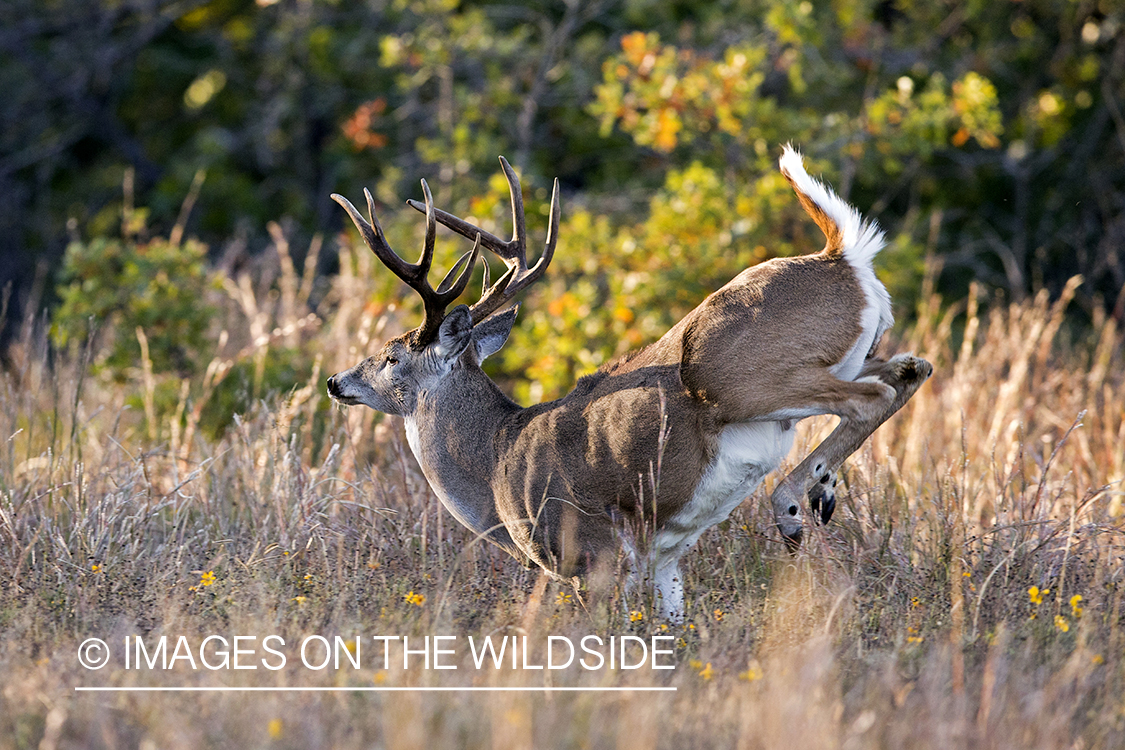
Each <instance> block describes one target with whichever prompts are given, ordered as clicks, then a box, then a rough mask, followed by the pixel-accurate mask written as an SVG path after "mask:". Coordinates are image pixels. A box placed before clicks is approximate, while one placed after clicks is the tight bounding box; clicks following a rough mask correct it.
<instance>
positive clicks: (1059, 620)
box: [1055, 615, 1070, 633]
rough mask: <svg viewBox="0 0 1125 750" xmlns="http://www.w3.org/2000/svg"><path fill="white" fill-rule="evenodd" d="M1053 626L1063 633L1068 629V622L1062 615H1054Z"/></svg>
mask: <svg viewBox="0 0 1125 750" xmlns="http://www.w3.org/2000/svg"><path fill="white" fill-rule="evenodd" d="M1055 627H1056V628H1058V629H1059V630H1061V631H1062V632H1064V633H1065V632H1066V631H1068V630H1070V623H1068V622H1067V621H1066V618H1065V617H1063V616H1062V615H1055Z"/></svg>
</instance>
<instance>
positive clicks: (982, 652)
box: [0, 233, 1125, 748]
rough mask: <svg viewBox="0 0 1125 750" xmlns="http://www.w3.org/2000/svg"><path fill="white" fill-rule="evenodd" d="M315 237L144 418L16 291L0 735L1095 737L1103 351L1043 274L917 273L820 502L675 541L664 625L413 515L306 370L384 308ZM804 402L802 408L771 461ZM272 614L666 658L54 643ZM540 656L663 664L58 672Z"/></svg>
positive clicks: (1103, 326)
mask: <svg viewBox="0 0 1125 750" xmlns="http://www.w3.org/2000/svg"><path fill="white" fill-rule="evenodd" d="M278 234H280V233H278ZM275 239H276V238H275ZM281 244H283V243H281V242H279V248H278V249H279V251H283V248H282V247H281V246H280V245H281ZM285 255H286V257H287V253H286V254H285ZM344 260H345V262H344V263H343V269H342V273H341V275H340V276H339V277H338V278H337V279H336V280H335V282H334V287H333V290H332V291H331V293H330V299H329V300H328V305H329V306H330V307H332V308H333V309H334V313H333V316H332V317H331V319H329V320H327V321H324V322H323V323H322V322H321V321H320V320H319V319H316V318H315V317H309V315H310V310H309V309H308V298H309V296H308V289H309V286H308V284H307V283H304V282H303V281H302V278H298V277H297V272H296V271H295V270H294V269H293V267H292V263H289V264H288V265H286V264H285V263H282V271H283V275H284V277H285V279H286V281H285V283H283V284H282V288H283V290H287V291H286V292H285V294H284V295H283V296H284V300H282V301H283V303H284V304H277V305H273V306H271V305H268V304H266V302H265V300H264V299H263V298H261V297H259V296H257V294H258V293H257V292H256V291H255V290H254V289H253V287H252V285H251V284H249V282H247V281H240V280H237V279H236V280H234V281H232V282H231V283H230V284H228V285H227V293H228V296H229V299H230V300H231V303H230V305H229V306H228V309H227V313H226V318H225V319H224V320H225V321H226V326H227V329H228V331H227V332H225V333H224V334H223V336H222V341H223V349H221V351H220V355H219V356H217V357H216V360H215V362H213V363H212V364H211V366H210V367H209V368H207V370H206V373H205V375H204V376H203V377H202V379H201V381H200V382H185V383H184V384H183V385H182V390H181V393H182V397H181V400H180V404H179V406H178V408H177V409H176V410H175V411H174V412H173V413H171V414H168V415H161V414H159V413H158V412H157V410H156V409H155V408H153V407H151V394H152V392H153V389H154V387H155V386H154V383H153V379H154V376H153V374H152V373H151V368H149V367H147V366H146V364H145V363H144V362H141V363H138V367H137V370H136V372H135V373H132V375H131V378H130V380H129V381H128V382H127V383H125V384H120V383H117V382H115V381H113V380H111V379H105V378H100V377H98V376H95V375H92V374H91V371H90V367H89V365H90V362H91V361H92V360H94V359H96V356H97V352H96V351H95V352H79V353H78V355H77V356H71V357H67V356H63V355H62V354H60V353H58V352H52V351H50V350H49V347H48V345H47V343H46V341H47V339H46V336H45V333H44V330H43V322H42V321H41V320H37V319H35V318H34V317H30V316H29V317H28V318H27V319H26V321H25V323H24V326H23V329H22V334H21V335H20V336H19V337H18V340H17V341H16V342H15V343H14V344H13V345H12V347H11V348H10V351H9V353H8V363H9V364H8V366H7V368H6V369H5V370H4V372H3V375H2V378H0V437H2V438H3V439H4V443H3V446H2V449H0V675H3V679H2V680H0V748H7V747H12V748H23V747H39V748H60V747H122V746H124V747H143V748H164V747H185V748H186V747H274V746H277V747H301V748H305V747H387V748H415V747H456V746H492V747H497V748H527V747H532V746H536V747H556V746H557V747H575V748H586V747H591V748H600V747H613V748H633V747H637V748H648V747H670V748H682V747H747V748H755V747H763V748H766V747H771V748H772V747H818V748H853V747H854V748H865V747H933V748H949V747H974V748H976V747H980V748H994V747H995V748H1006V747H1011V748H1029V747H1040V748H1053V747H1059V748H1062V747H1066V748H1070V747H1084V748H1097V747H1113V746H1125V640H1123V636H1125V627H1123V625H1125V619H1123V611H1122V594H1123V593H1125V494H1123V490H1125V487H1123V485H1122V479H1125V376H1123V374H1122V373H1123V369H1125V368H1123V365H1125V362H1123V359H1125V355H1123V337H1122V334H1121V332H1120V331H1119V330H1118V328H1117V324H1116V322H1115V320H1114V319H1113V318H1111V317H1106V316H1098V317H1097V318H1096V319H1095V320H1094V322H1093V325H1092V326H1091V327H1087V328H1081V329H1079V328H1072V327H1071V326H1070V325H1068V322H1067V317H1066V310H1067V306H1068V304H1069V302H1070V298H1071V296H1072V294H1073V292H1074V289H1075V284H1077V280H1076V281H1075V282H1073V283H1072V284H1071V285H1069V286H1068V287H1067V289H1066V291H1065V292H1064V293H1063V295H1062V296H1061V297H1060V298H1058V299H1056V300H1053V301H1052V300H1049V299H1048V298H1047V297H1046V296H1045V295H1040V296H1038V297H1036V298H1035V299H1032V300H1029V301H1027V302H1024V303H1020V304H1007V303H1004V302H1003V301H1001V300H999V299H991V298H989V299H984V298H982V293H981V292H980V290H978V289H975V288H974V290H973V292H972V294H971V296H970V297H969V298H968V299H967V300H966V301H965V302H963V303H961V304H953V305H945V304H942V303H941V301H940V300H938V299H937V298H936V297H934V296H932V295H929V296H927V298H926V303H925V304H924V305H923V306H922V308H921V309H920V311H919V315H918V322H917V324H915V325H914V326H913V327H912V328H910V329H909V330H905V331H904V332H902V334H901V335H900V337H899V342H898V343H899V346H898V348H900V349H904V350H905V349H910V350H913V351H915V352H916V353H918V354H920V355H921V356H924V357H926V358H927V359H929V360H931V361H932V362H933V363H934V364H935V366H936V370H935V375H934V377H933V378H932V380H931V381H930V382H929V383H928V384H927V385H926V386H924V387H923V389H922V390H921V391H920V392H919V393H918V394H917V395H916V396H915V397H914V399H913V400H912V401H911V402H910V403H908V404H907V406H906V407H905V408H904V409H903V410H902V412H901V413H900V414H898V415H897V416H895V417H894V418H893V419H892V420H891V421H890V422H888V423H887V424H886V425H884V426H883V427H882V428H880V430H879V431H878V432H877V433H876V434H875V435H874V436H873V437H872V438H871V439H870V440H869V441H868V443H867V444H866V445H865V446H864V448H863V449H862V450H861V451H860V452H859V453H858V454H857V455H856V456H854V457H853V459H852V461H851V462H850V464H849V465H848V468H847V471H846V476H845V481H844V483H843V486H842V492H841V493H840V508H839V509H838V510H837V513H836V518H835V519H834V520H833V522H832V524H831V525H829V526H827V527H815V528H812V529H809V533H808V534H807V537H806V539H807V542H806V544H805V546H804V548H803V549H802V550H801V551H800V553H799V554H797V555H796V556H792V555H789V554H787V553H786V552H785V550H784V547H783V546H782V545H781V544H780V543H779V540H778V537H777V534H776V532H775V531H774V530H773V528H772V525H771V523H770V518H769V513H768V509H767V503H766V502H765V498H766V497H767V493H768V491H769V489H770V486H771V485H770V483H767V486H765V487H763V488H762V489H760V490H759V491H758V492H757V493H756V494H755V495H754V496H753V497H751V498H750V499H749V500H748V501H747V502H745V503H744V504H743V505H742V506H741V507H740V508H739V509H738V510H736V512H735V513H734V515H733V516H732V517H731V519H730V520H729V521H727V522H725V523H723V524H721V525H720V526H718V527H716V528H714V529H712V530H711V531H709V532H708V533H707V534H705V535H704V537H703V538H702V539H701V541H700V543H699V544H698V545H697V547H696V549H695V550H693V551H692V552H691V553H690V554H689V555H688V557H687V558H686V560H685V573H686V589H687V594H688V607H689V611H688V622H687V624H686V625H684V626H683V627H672V628H668V627H667V626H665V625H663V624H662V623H659V622H657V621H654V619H653V616H652V614H651V610H650V604H651V602H650V601H649V600H648V599H647V598H646V597H645V596H643V595H630V594H627V593H626V592H625V591H623V590H622V589H621V587H620V586H616V585H615V581H614V580H613V576H612V575H608V576H606V577H605V579H604V580H602V581H601V585H598V586H594V587H593V588H594V591H593V592H592V593H591V594H589V595H587V596H585V597H581V598H580V597H579V596H578V595H577V594H576V593H575V592H572V591H570V590H568V589H565V588H560V587H558V586H556V585H555V584H549V585H547V586H546V588H545V589H544V587H543V585H542V584H543V581H542V580H539V579H538V578H537V575H536V574H535V573H534V572H533V571H525V570H523V569H522V568H520V567H519V566H517V565H516V564H515V563H514V561H512V560H509V559H507V558H505V557H504V556H503V555H502V554H501V553H498V552H496V551H494V550H493V549H491V548H490V547H488V546H487V545H484V544H482V543H480V542H479V541H478V540H476V539H474V538H473V536H472V534H470V533H469V532H468V531H466V530H465V529H463V528H461V527H460V526H459V525H458V524H456V523H455V522H454V521H453V520H452V519H451V518H450V517H449V516H448V515H447V514H446V513H445V512H444V510H442V508H441V507H440V505H439V503H438V502H437V500H436V499H435V498H434V496H433V494H432V493H431V492H430V490H429V488H428V487H427V485H426V483H425V481H424V479H423V477H422V476H421V474H420V472H419V470H418V469H417V467H416V465H415V464H414V461H413V458H412V457H411V456H410V453H409V451H408V450H407V449H406V448H405V446H404V440H403V438H402V435H401V426H400V424H399V423H397V422H396V421H395V420H391V419H387V420H383V419H381V418H379V417H377V416H376V415H375V414H374V413H373V412H371V411H370V410H361V409H358V408H355V409H351V410H347V411H341V410H326V403H325V401H324V395H323V389H322V387H321V380H322V376H323V374H325V373H328V372H334V371H336V370H339V369H342V368H343V367H346V366H348V365H350V364H352V363H354V362H355V361H357V360H358V359H360V358H362V357H363V356H365V355H366V354H368V353H370V352H372V351H373V348H374V347H377V346H378V345H379V343H380V342H381V340H382V339H383V338H385V337H386V336H388V335H389V334H390V333H393V332H396V331H397V330H400V329H401V324H400V322H399V321H398V320H397V318H396V314H395V312H394V311H393V310H390V311H388V310H385V309H377V308H374V307H372V306H370V305H365V304H364V300H366V299H368V298H369V295H368V294H367V287H366V286H365V284H366V282H364V281H362V279H365V278H368V276H367V273H368V270H369V269H368V268H367V267H366V266H367V265H368V263H369V261H368V256H367V255H366V254H362V253H359V254H354V255H351V256H348V257H345V259H344ZM138 336H139V337H141V338H142V340H143V337H144V332H143V331H140V332H138ZM296 341H304V342H305V345H306V347H307V348H308V350H309V351H312V352H314V356H315V366H314V367H313V368H312V373H313V374H312V377H311V378H310V380H309V381H308V383H307V384H306V385H305V386H304V387H302V388H298V389H295V390H294V391H293V392H291V393H287V394H275V395H273V396H270V397H267V398H263V399H261V400H259V401H257V402H256V405H255V407H254V408H253V409H252V410H250V411H249V412H248V413H246V414H243V415H240V416H239V418H238V419H237V420H236V421H235V424H234V425H233V426H232V427H231V428H230V429H229V430H228V431H227V433H226V435H225V436H224V437H223V438H222V439H220V440H218V441H216V442H212V441H209V440H208V439H207V438H206V437H205V436H204V435H203V433H202V431H201V430H200V429H199V420H200V414H201V413H202V409H203V407H204V405H205V404H206V402H207V400H208V399H209V398H210V397H211V396H212V394H213V392H214V389H215V387H216V384H217V383H219V382H220V381H221V379H222V378H223V377H224V376H225V374H226V373H227V372H229V371H230V368H231V365H232V363H233V362H236V361H238V360H240V359H247V360H249V361H254V362H259V361H264V360H265V358H267V357H269V356H270V352H271V347H274V346H278V345H280V344H281V343H282V342H288V343H289V344H290V345H292V344H293V343H294V342H296ZM259 372H260V370H259ZM136 393H140V394H142V396H145V397H144V398H142V402H143V404H144V408H143V409H140V410H136V409H129V408H127V404H128V403H129V399H130V397H131V396H133V395H134V394H136ZM830 426H831V425H830V424H829V423H828V422H826V421H815V420H810V421H809V423H808V424H805V425H803V426H802V437H801V438H800V439H799V441H798V444H799V445H798V451H795V452H794V455H793V456H792V460H793V463H796V461H797V460H799V458H800V455H799V450H801V449H805V450H807V449H808V447H809V446H810V445H811V444H812V443H813V442H814V441H815V440H816V439H817V438H818V437H819V436H821V435H823V434H825V432H826V431H827V430H828V429H829V428H830ZM772 481H776V477H775V478H773V479H771V482H772ZM1076 596H1078V597H1081V598H1080V599H1076V598H1074V597H1076ZM273 633H276V634H279V635H281V636H282V637H284V638H285V640H286V643H287V644H292V643H296V642H299V641H300V639H301V638H302V637H303V636H304V635H307V634H313V633H315V634H322V635H327V636H329V637H331V636H333V635H340V636H343V637H346V638H354V637H355V636H357V635H360V636H365V637H366V636H372V635H409V636H411V637H419V638H420V637H422V636H424V635H434V634H456V635H460V636H462V637H464V636H467V635H473V636H475V637H477V638H478V639H479V638H480V637H481V636H484V635H489V634H491V635H493V636H503V635H521V636H522V635H527V636H529V637H530V638H531V639H532V641H533V642H535V641H536V640H537V639H538V640H539V641H542V640H543V639H545V638H546V636H547V635H565V636H570V637H572V638H573V639H575V640H577V639H578V638H580V637H581V636H582V635H585V634H599V635H602V636H608V635H611V634H612V635H624V634H633V635H640V636H645V637H647V636H650V635H654V634H656V635H660V634H669V635H672V636H674V638H675V641H674V643H675V656H674V659H673V660H674V662H675V664H676V669H675V670H672V671H667V672H651V671H647V670H638V671H637V672H622V671H608V670H602V671H595V672H583V671H575V670H564V671H561V672H557V673H556V672H551V673H548V672H546V671H542V672H535V671H522V670H509V669H504V670H493V671H483V672H476V671H475V670H472V669H471V668H470V667H471V664H470V663H469V660H468V658H467V655H466V654H465V653H464V650H462V651H461V652H459V653H458V656H456V657H454V660H455V661H456V663H458V665H459V667H460V670H459V671H456V672H453V671H450V672H437V671H434V670H431V671H425V670H418V669H411V670H404V669H401V668H399V664H398V662H397V660H394V661H393V663H392V665H391V668H390V669H386V670H384V669H382V668H380V667H381V666H382V665H381V664H373V663H370V662H369V663H366V664H365V665H364V667H363V668H361V669H359V670H354V669H351V668H345V669H341V670H339V671H336V670H331V669H330V670H326V671H323V672H321V671H312V670H299V669H287V670H285V671H283V672H278V673H274V672H269V671H266V670H263V669H258V670H256V671H253V672H250V671H246V672H238V673H235V672H231V671H223V672H210V671H207V670H202V671H191V670H188V669H185V668H179V669H176V670H173V671H169V672H164V671H161V670H155V671H153V670H141V671H137V670H131V671H130V670H125V669H123V668H122V665H121V664H120V661H119V660H117V661H115V662H113V663H111V665H110V667H109V668H107V669H104V670H98V671H88V670H85V669H83V668H82V667H81V666H80V665H79V663H78V661H77V659H76V653H77V649H78V644H79V643H80V642H82V641H83V640H85V639H86V638H88V637H99V638H103V639H105V640H107V641H108V642H110V643H120V642H121V639H122V638H124V637H125V636H127V635H144V636H145V637H146V638H148V639H154V638H157V637H159V636H160V635H170V636H172V637H173V638H174V637H175V636H176V635H180V634H183V635H187V636H189V637H190V638H194V639H196V641H198V640H200V639H202V638H203V637H204V636H206V635H210V634H220V635H225V636H227V637H228V638H229V637H231V636H233V635H236V634H243V635H255V636H258V637H259V638H261V637H263V636H265V635H267V634H273ZM364 648H365V649H369V648H370V649H372V650H373V649H374V647H373V646H370V645H365V646H364ZM368 653H370V651H368ZM181 667H182V665H181ZM545 680H546V681H549V682H550V684H554V685H558V686H586V687H593V686H597V687H642V686H657V685H658V686H667V687H675V688H677V691H676V692H674V693H648V692H620V693H594V692H582V693H550V694H543V693H485V694H481V693H410V692H403V693H398V692H395V693H390V692H378V693H370V692H367V693H360V692H357V693H346V692H345V693H328V694H325V693H299V692H293V693H206V694H198V693H137V692H131V693H86V692H76V691H75V690H74V688H75V687H76V686H117V687H140V686H149V687H152V686H165V687H168V686H195V687H204V686H219V685H240V686H289V687H326V686H340V687H349V686H354V687H361V686H362V687H371V686H383V687H404V686H443V685H445V686H452V685H460V686H463V685H476V686H478V687H479V686H493V687H504V686H507V687H518V686H524V687H535V686H543V685H544V683H545Z"/></svg>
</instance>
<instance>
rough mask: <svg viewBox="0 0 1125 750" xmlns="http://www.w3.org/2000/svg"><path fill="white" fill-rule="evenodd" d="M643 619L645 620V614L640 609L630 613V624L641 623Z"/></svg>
mask: <svg viewBox="0 0 1125 750" xmlns="http://www.w3.org/2000/svg"><path fill="white" fill-rule="evenodd" d="M643 619H645V613H644V612H641V611H640V610H639V609H634V610H633V611H632V612H630V613H629V622H640V621H641V620H643Z"/></svg>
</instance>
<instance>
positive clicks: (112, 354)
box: [51, 237, 215, 380]
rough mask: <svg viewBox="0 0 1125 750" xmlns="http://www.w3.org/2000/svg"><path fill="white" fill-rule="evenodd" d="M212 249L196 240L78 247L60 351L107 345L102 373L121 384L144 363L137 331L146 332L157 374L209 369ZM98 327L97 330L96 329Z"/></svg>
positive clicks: (71, 253) (68, 272)
mask: <svg viewBox="0 0 1125 750" xmlns="http://www.w3.org/2000/svg"><path fill="white" fill-rule="evenodd" d="M206 255H207V248H206V246H205V245H203V244H202V243H200V242H197V241H195V240H187V241H185V242H183V243H182V244H173V243H171V242H169V241H168V240H167V239H163V238H158V239H153V240H150V241H147V242H135V241H131V240H124V241H123V240H118V239H112V238H106V237H97V238H95V239H93V240H91V241H90V242H72V243H71V244H70V245H69V246H68V247H67V249H66V256H65V258H64V260H63V268H62V271H61V274H60V282H59V287H58V295H59V300H60V304H59V307H58V309H57V311H56V313H55V322H54V326H53V328H52V331H51V333H52V337H53V339H54V342H55V344H56V345H57V346H60V347H66V346H70V345H72V344H75V343H77V344H85V343H87V339H88V337H89V336H90V335H92V334H93V335H97V336H102V337H106V338H105V339H103V340H105V341H106V343H107V344H108V346H107V348H106V349H105V351H106V352H107V353H106V355H105V358H104V359H102V360H99V362H98V366H99V367H105V368H108V369H109V370H110V371H112V372H113V373H114V375H115V377H116V378H117V379H119V380H120V379H123V378H124V377H125V369H126V368H128V367H132V366H134V365H137V364H138V363H140V361H141V346H140V343H139V341H138V339H137V335H136V329H137V328H138V327H140V328H141V329H143V330H144V332H145V336H146V338H147V340H148V350H149V358H150V359H151V360H152V368H153V371H154V372H157V373H161V372H174V373H176V374H179V375H181V376H188V375H191V374H193V373H195V372H198V371H200V370H202V368H203V367H205V366H206V364H207V362H208V361H209V357H208V356H206V354H205V350H206V349H207V348H208V346H209V342H208V340H207V336H206V334H207V329H208V326H209V324H210V321H211V318H212V315H213V314H214V312H215V309H214V307H213V306H211V305H209V304H207V303H206V301H205V300H206V290H207V287H208V273H207V268H206V262H205V261H206ZM91 321H92V322H93V324H92V325H91Z"/></svg>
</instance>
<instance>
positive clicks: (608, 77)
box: [590, 31, 768, 153]
mask: <svg viewBox="0 0 1125 750" xmlns="http://www.w3.org/2000/svg"><path fill="white" fill-rule="evenodd" d="M621 50H622V52H621V54H619V55H615V56H613V57H610V58H609V59H607V60H606V61H605V63H604V65H603V66H602V75H603V83H602V84H601V85H599V86H598V87H597V88H596V94H597V99H596V101H595V102H594V103H593V104H591V105H590V111H591V112H592V113H593V114H595V115H597V116H598V117H599V118H600V119H601V124H602V127H601V130H602V133H603V134H605V135H608V134H609V132H610V130H612V128H613V126H614V125H619V126H620V127H621V129H622V130H624V131H625V132H627V133H629V134H631V135H632V136H633V139H634V140H635V141H636V142H637V143H638V144H640V145H642V146H651V147H652V148H654V149H656V150H658V151H663V152H665V153H667V152H670V151H672V150H673V149H674V148H675V147H676V146H677V145H679V144H680V143H681V142H689V141H691V140H693V139H694V138H695V137H696V136H697V135H700V134H705V133H709V132H714V131H716V130H717V131H720V132H724V133H728V134H731V135H735V136H738V135H739V134H741V133H743V132H746V131H747V127H746V126H747V119H748V117H749V115H750V112H751V109H752V107H753V106H754V102H755V92H756V91H757V89H758V87H759V86H760V85H761V83H762V81H763V80H765V72H764V70H763V68H764V66H765V62H766V57H767V55H768V49H767V48H766V47H764V46H763V47H750V46H739V47H731V48H729V49H727V50H726V52H725V54H724V56H723V59H722V60H720V61H714V60H709V59H706V58H704V57H701V56H698V55H696V54H695V53H694V52H692V51H691V50H682V49H678V48H677V47H674V46H672V45H662V44H661V43H660V37H659V36H658V35H656V34H651V33H650V34H644V33H642V32H639V31H638V32H634V33H632V34H626V35H625V37H624V38H622V40H621Z"/></svg>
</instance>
